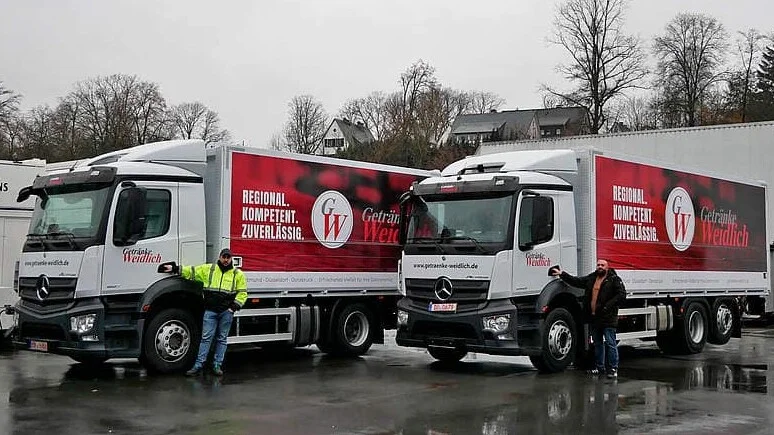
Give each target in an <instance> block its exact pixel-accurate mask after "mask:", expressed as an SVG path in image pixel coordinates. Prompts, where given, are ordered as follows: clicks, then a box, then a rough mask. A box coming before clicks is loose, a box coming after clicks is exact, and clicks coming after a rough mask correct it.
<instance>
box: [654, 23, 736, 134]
mask: <svg viewBox="0 0 774 435" xmlns="http://www.w3.org/2000/svg"><path fill="white" fill-rule="evenodd" d="M726 46H727V43H726V32H725V30H724V29H723V25H722V24H720V23H719V22H718V21H717V20H716V19H715V18H713V17H710V16H707V15H703V14H679V15H677V16H676V17H675V18H674V19H672V21H670V22H669V23H668V24H667V26H666V29H665V33H664V35H662V36H659V37H657V38H656V40H655V44H654V46H653V50H654V52H655V54H656V56H657V58H658V66H657V77H659V78H658V79H657V85H658V87H659V88H661V89H665V90H673V91H674V92H676V94H675V95H672V96H669V99H670V100H673V101H674V102H676V104H677V105H678V106H679V108H680V111H681V112H682V116H683V122H684V125H687V126H695V125H698V119H697V115H698V114H699V111H700V108H701V102H702V99H703V98H704V97H705V93H706V92H707V90H708V89H709V88H710V87H711V86H712V85H714V84H715V83H717V82H718V81H719V80H721V78H722V77H723V73H724V72H723V71H722V69H721V68H722V65H723V58H724V53H725V50H726Z"/></svg>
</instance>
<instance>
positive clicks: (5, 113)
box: [0, 81, 21, 121]
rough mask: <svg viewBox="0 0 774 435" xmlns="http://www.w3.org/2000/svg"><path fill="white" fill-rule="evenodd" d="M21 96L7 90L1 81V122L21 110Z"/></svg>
mask: <svg viewBox="0 0 774 435" xmlns="http://www.w3.org/2000/svg"><path fill="white" fill-rule="evenodd" d="M20 101H21V95H19V94H17V93H16V92H14V91H12V90H10V89H8V88H6V87H5V86H4V85H3V82H1V81H0V121H2V120H4V119H6V118H7V117H9V116H11V115H12V114H13V113H15V112H16V111H18V110H19V102H20Z"/></svg>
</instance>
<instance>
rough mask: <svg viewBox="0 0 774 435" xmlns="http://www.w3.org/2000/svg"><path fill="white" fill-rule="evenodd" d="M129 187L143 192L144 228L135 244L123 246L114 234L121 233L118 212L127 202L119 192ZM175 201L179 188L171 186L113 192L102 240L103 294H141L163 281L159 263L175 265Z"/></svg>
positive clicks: (156, 184)
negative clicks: (103, 257) (152, 285)
mask: <svg viewBox="0 0 774 435" xmlns="http://www.w3.org/2000/svg"><path fill="white" fill-rule="evenodd" d="M132 184H134V185H135V186H132ZM132 187H138V188H141V189H144V191H145V198H146V200H145V228H144V231H143V233H142V234H141V235H140V236H138V237H137V241H136V242H135V243H133V244H129V245H126V246H124V243H122V242H121V241H120V240H117V238H116V233H120V228H118V227H117V225H120V222H121V221H122V220H123V219H122V216H121V213H122V212H121V210H122V209H125V204H122V201H127V200H128V195H126V193H124V194H123V195H122V191H126V190H127V189H130V188H132ZM177 198H178V184H177V183H173V182H159V181H138V182H135V183H126V182H125V183H123V185H121V186H119V187H118V188H117V189H116V193H115V197H114V200H113V205H112V207H111V219H110V220H108V228H107V235H106V238H105V259H104V262H103V270H102V293H103V294H117V293H141V292H144V291H145V289H147V288H148V287H149V286H150V285H151V284H152V283H154V282H156V281H158V280H159V279H161V278H163V277H164V275H162V274H159V273H158V271H157V269H158V266H159V264H160V263H163V262H167V261H177V259H178V258H179V252H178V251H179V248H178V246H179V244H178V240H177V239H178V211H177V207H178V204H177V203H178V201H177ZM117 210H118V214H119V216H118V217H117V216H116V213H117Z"/></svg>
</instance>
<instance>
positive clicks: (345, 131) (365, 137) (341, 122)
mask: <svg viewBox="0 0 774 435" xmlns="http://www.w3.org/2000/svg"><path fill="white" fill-rule="evenodd" d="M333 122H334V123H336V124H337V125H338V127H339V129H340V130H341V134H342V135H344V139H346V141H347V143H349V144H353V143H371V142H373V141H374V135H373V134H371V131H370V130H369V129H367V128H366V127H365V126H364V125H363V124H359V123H358V124H355V123H353V122H352V121H350V120H349V119H346V118H345V119H339V118H336V119H334V120H333ZM331 124H332V123H331ZM328 128H330V127H328Z"/></svg>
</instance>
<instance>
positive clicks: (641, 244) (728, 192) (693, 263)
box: [595, 156, 768, 272]
mask: <svg viewBox="0 0 774 435" xmlns="http://www.w3.org/2000/svg"><path fill="white" fill-rule="evenodd" d="M595 166H596V169H595V172H596V214H597V216H596V223H597V228H596V230H597V256H598V257H600V258H606V259H608V260H609V261H610V263H611V266H612V267H614V268H617V269H623V270H626V269H628V270H643V271H645V270H661V271H702V272H721V271H723V272H766V270H767V255H768V254H767V253H768V250H767V243H766V192H765V189H764V188H763V187H761V186H754V185H749V184H744V183H738V182H732V181H727V180H721V179H717V178H711V177H706V176H701V175H695V174H689V173H686V172H680V171H674V170H669V169H664V168H659V167H656V166H649V165H644V164H639V163H633V162H628V161H622V160H616V159H612V158H608V157H602V156H596V158H595Z"/></svg>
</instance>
